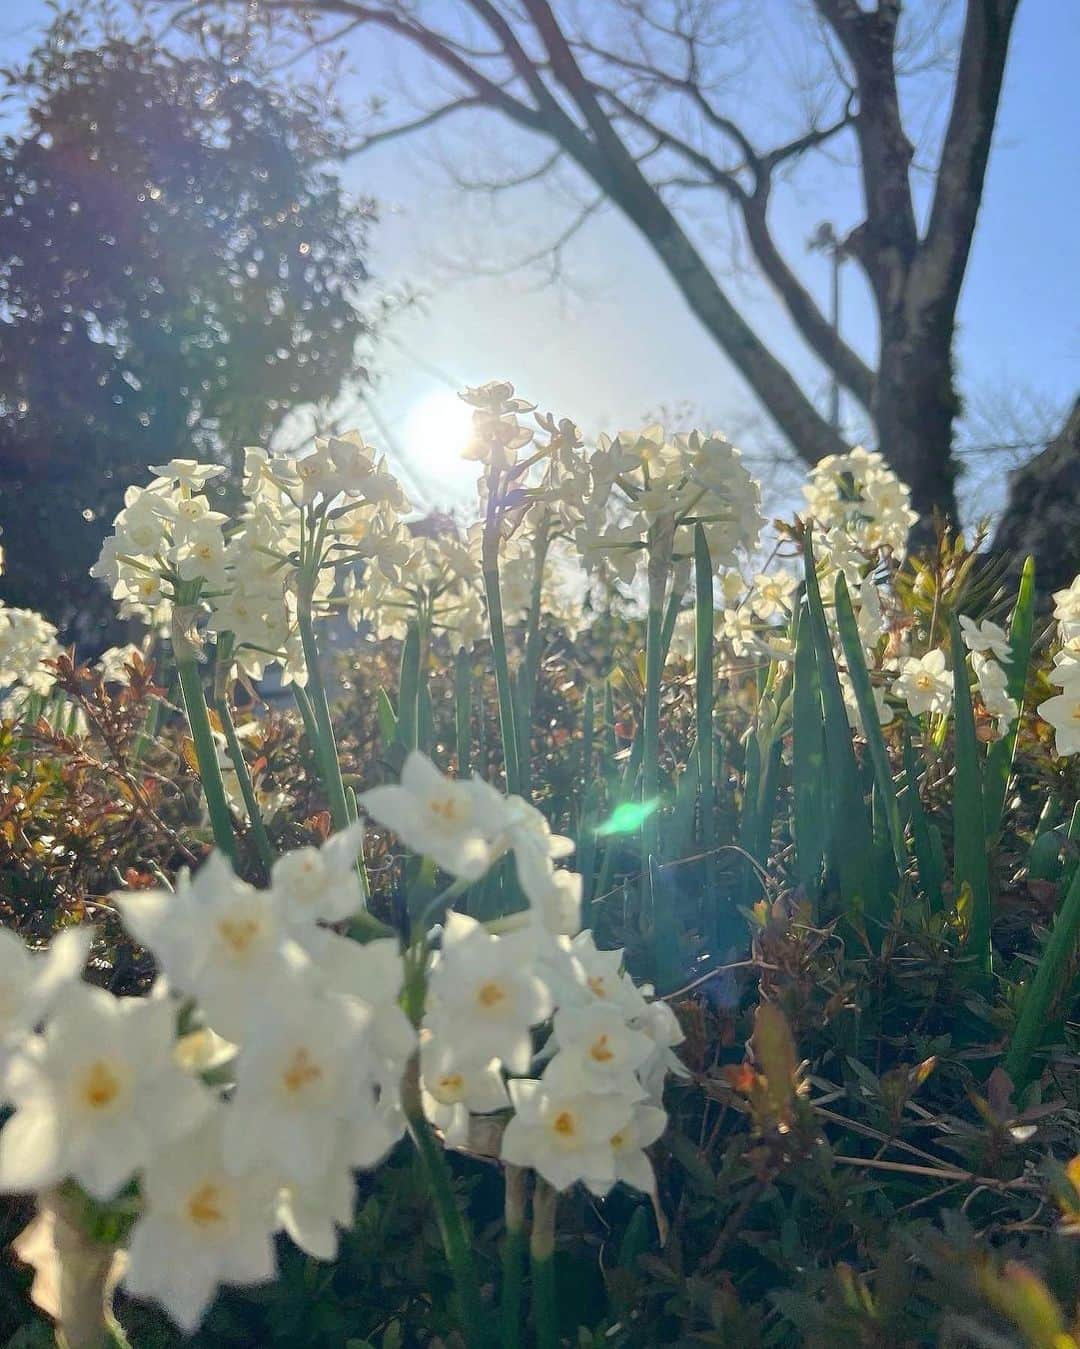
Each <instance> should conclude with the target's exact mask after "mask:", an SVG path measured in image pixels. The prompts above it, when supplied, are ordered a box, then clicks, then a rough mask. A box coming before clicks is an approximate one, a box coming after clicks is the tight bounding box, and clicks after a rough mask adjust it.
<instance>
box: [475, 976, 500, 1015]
mask: <svg viewBox="0 0 1080 1349" xmlns="http://www.w3.org/2000/svg"><path fill="white" fill-rule="evenodd" d="M476 1001H477V1002H478V1003H479V1004H480V1006H481V1007H487V1008H488V1009H489V1010H490V1009H491V1008H493V1007H498V1005H499V1004H500V1003H501V1002H505V1001H506V989H505V988H503V986H502V984H500V983H499V981H498V979H489V980H488V981H487V982H486V983H483V984H481V985H480V987H479V988H478V989H477V992H476Z"/></svg>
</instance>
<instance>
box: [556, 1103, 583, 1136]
mask: <svg viewBox="0 0 1080 1349" xmlns="http://www.w3.org/2000/svg"><path fill="white" fill-rule="evenodd" d="M551 1127H552V1129H553V1130H554V1131H555V1133H557V1134H558V1135H559V1137H560V1138H573V1137H574V1135H575V1134H576V1133H577V1120H576V1119H574V1116H573V1113H572V1112H571V1111H569V1110H560V1111H559V1113H558V1114H557V1115H556V1116H555V1118H554V1119H553V1120H552V1121H551Z"/></svg>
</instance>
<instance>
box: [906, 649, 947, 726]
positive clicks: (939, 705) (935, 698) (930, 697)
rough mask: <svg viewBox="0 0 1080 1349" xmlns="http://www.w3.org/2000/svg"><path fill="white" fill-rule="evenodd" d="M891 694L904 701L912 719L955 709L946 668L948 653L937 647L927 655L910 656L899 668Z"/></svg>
mask: <svg viewBox="0 0 1080 1349" xmlns="http://www.w3.org/2000/svg"><path fill="white" fill-rule="evenodd" d="M892 691H893V693H894V694H896V696H897V697H898V698H903V699H904V701H905V702H906V703H907V705H908V708H909V709H910V711H911V714H912V716H915V717H918V716H921V715H922V714H923V713H924V712H942V713H945V712H948V710H949V708H950V707H951V706H952V676H951V675H950V674H949V672H948V670H947V669H946V668H945V652H944V651H943V650H942V649H941V648H940V647H935V648H934V650H933V651H928V652H927V653H926V655H925V656H909V657H908V658H907V659H906V660H905V661H904V663H903V664H902V665H901V666H900V674H899V675H898V676H897V679H896V682H895V683H894V684H893V689H892Z"/></svg>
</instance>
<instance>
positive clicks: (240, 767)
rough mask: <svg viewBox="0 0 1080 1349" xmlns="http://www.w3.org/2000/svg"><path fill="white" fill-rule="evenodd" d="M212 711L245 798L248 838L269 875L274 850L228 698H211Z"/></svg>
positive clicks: (241, 793)
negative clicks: (249, 834)
mask: <svg viewBox="0 0 1080 1349" xmlns="http://www.w3.org/2000/svg"><path fill="white" fill-rule="evenodd" d="M214 711H215V712H216V713H217V714H218V720H219V721H220V722H221V729H222V730H223V731H224V732H225V747H226V751H227V753H228V755H229V758H230V760H231V761H232V766H233V768H234V769H235V771H236V780H237V782H239V784H240V795H241V796H242V797H243V798H244V805H245V806H246V807H247V813H248V828H249V829H250V830H251V837H252V840H253V841H254V843H255V851H256V853H257V854H258V857H259V861H260V862H261V863H262V864H263V866H264V867H265V869H266V873H267V875H269V874H270V869H271V867H272V866H273V865H274V850H273V848H272V847H271V846H270V837H269V835H268V834H267V832H266V825H265V824H264V823H263V817H262V812H261V811H260V810H259V800H258V797H257V796H256V795H255V787H254V784H253V783H252V781H251V774H250V773H249V772H248V766H247V761H246V760H245V758H244V751H243V750H242V749H241V747H240V738H239V736H237V734H236V726H235V724H234V722H233V719H232V711H231V710H230V708H229V700H228V698H227V697H226V696H225V695H224V693H222V695H221V696H220V697H219V698H215V699H214Z"/></svg>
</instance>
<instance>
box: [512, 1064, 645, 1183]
mask: <svg viewBox="0 0 1080 1349" xmlns="http://www.w3.org/2000/svg"><path fill="white" fill-rule="evenodd" d="M509 1085H510V1099H511V1101H512V1102H513V1106H514V1117H513V1119H512V1120H511V1121H510V1123H509V1124H508V1125H507V1126H506V1131H505V1133H504V1134H503V1138H502V1148H501V1156H502V1159H503V1161H504V1162H507V1163H509V1164H510V1165H512V1166H524V1167H531V1168H532V1169H533V1170H534V1171H537V1172H538V1173H539V1174H540V1175H541V1176H543V1178H544V1179H545V1180H546V1181H547V1182H548V1184H549V1185H552V1186H553V1187H554V1188H555V1189H556V1190H565V1189H567V1188H569V1186H571V1185H573V1184H574V1183H575V1182H576V1181H579V1180H586V1181H589V1182H591V1183H592V1184H594V1185H596V1186H606V1187H607V1188H608V1189H610V1187H611V1186H612V1185H614V1183H615V1178H616V1174H615V1155H614V1149H613V1148H612V1146H611V1139H612V1137H613V1136H614V1135H616V1134H618V1133H619V1131H620V1130H621V1129H623V1128H625V1127H626V1126H627V1125H628V1124H629V1122H630V1119H631V1117H632V1114H633V1110H634V1106H635V1105H636V1104H637V1101H636V1100H635V1099H634V1097H632V1096H622V1095H610V1094H598V1093H596V1092H587V1091H582V1090H580V1088H578V1089H575V1088H574V1087H573V1086H572V1085H568V1084H563V1083H560V1082H556V1081H553V1082H548V1080H547V1077H546V1074H545V1076H544V1078H541V1079H540V1080H539V1081H536V1080H533V1079H530V1078H518V1079H516V1080H512V1081H511V1082H510V1084H509Z"/></svg>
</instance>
